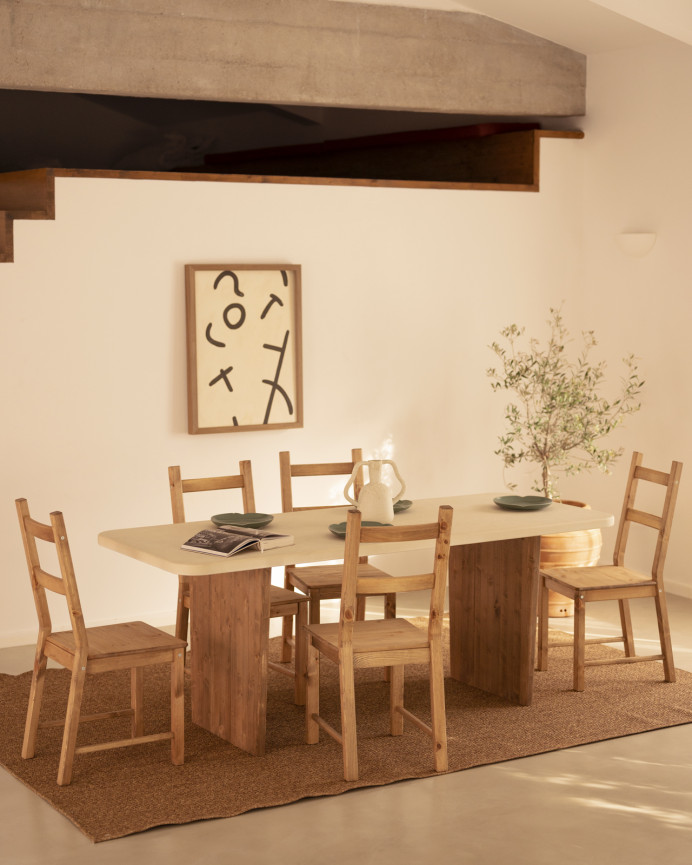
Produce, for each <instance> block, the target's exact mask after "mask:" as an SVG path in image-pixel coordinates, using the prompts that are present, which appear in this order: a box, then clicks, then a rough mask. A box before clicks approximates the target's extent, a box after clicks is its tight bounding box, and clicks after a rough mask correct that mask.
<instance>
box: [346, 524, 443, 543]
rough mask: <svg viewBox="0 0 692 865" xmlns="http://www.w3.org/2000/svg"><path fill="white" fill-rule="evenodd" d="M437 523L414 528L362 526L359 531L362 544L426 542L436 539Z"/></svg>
mask: <svg viewBox="0 0 692 865" xmlns="http://www.w3.org/2000/svg"><path fill="white" fill-rule="evenodd" d="M438 528H439V526H438V523H420V524H419V525H415V526H364V527H362V528H361V530H360V541H361V543H363V544H376V543H379V542H383V543H387V542H390V541H428V540H431V539H432V538H436V537H437V533H438Z"/></svg>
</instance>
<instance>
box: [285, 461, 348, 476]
mask: <svg viewBox="0 0 692 865" xmlns="http://www.w3.org/2000/svg"><path fill="white" fill-rule="evenodd" d="M353 462H358V460H354V461H353ZM353 462H350V463H299V464H297V465H296V464H294V465H292V466H291V477H292V478H314V477H322V476H325V477H326V476H328V475H350V474H351V472H352V471H353Z"/></svg>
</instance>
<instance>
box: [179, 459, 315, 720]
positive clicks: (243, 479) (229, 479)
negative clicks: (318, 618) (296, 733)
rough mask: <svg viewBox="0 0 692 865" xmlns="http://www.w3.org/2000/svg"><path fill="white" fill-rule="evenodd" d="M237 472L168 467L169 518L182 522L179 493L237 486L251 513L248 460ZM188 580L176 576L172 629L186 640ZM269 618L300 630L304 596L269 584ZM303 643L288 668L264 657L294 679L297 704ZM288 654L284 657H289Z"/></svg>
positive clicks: (301, 701)
mask: <svg viewBox="0 0 692 865" xmlns="http://www.w3.org/2000/svg"><path fill="white" fill-rule="evenodd" d="M238 469H239V473H238V474H237V475H225V476H223V477H212V478H182V477H181V474H180V466H169V467H168V481H169V485H170V490H171V509H172V511H173V522H174V523H184V522H185V505H184V502H183V495H184V494H185V493H193V492H209V491H211V490H230V489H239V490H241V492H242V501H243V512H244V513H255V491H254V486H253V481H252V464H251V462H250V460H241V461H240V462H239V463H238ZM192 595H193V593H192V592H191V591H190V583H189V581H188V578H187V577H184V576H182V575H181V576H179V577H178V608H177V613H176V623H175V633H176V636H177V637H180V638H181V639H184V640H187V634H188V627H189V615H190V607H191V604H192ZM269 602H270V607H269V615H270V618H279V617H281V618H283V619H284V622H285V621H286V620H288V621H289V622H291V626H292V625H293V619H295V620H296V633H298V634H301V633H302V629H303V625H304V624H305V623H306V622H307V615H308V614H307V605H308V598H307V596H306V595H304V594H300V593H299V592H293V591H289V590H287V589H283V588H281V587H280V586H271V587H270V590H269ZM305 652H306V643H305V640H304V639H303V640H301V641H300V644H299V645H297V647H296V658H295V664H294V666H293V667H292V668H291V667H289V666H288V665H287V663H283V662H282V663H277V662H275V661H268V662H267V663H268V666H269V667H270V668H271V669H272V670H274V671H276V672H278V673H282V674H283V675H286V676H290V677H291V678H293V679H294V699H295V702H296V704H297V705H298V706H303V705H304V704H305V664H306V655H305ZM290 660H291V658H290V657H289V658H288V661H290Z"/></svg>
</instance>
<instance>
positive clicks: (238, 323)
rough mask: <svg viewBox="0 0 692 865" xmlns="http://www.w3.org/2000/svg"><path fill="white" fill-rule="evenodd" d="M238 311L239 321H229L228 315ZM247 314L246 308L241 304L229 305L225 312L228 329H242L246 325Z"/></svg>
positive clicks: (224, 316) (224, 318)
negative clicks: (232, 311)
mask: <svg viewBox="0 0 692 865" xmlns="http://www.w3.org/2000/svg"><path fill="white" fill-rule="evenodd" d="M232 309H233V310H238V321H236V322H231V321H229V319H228V314H229V312H230V311H231V310H232ZM246 315H247V313H246V312H245V307H244V306H242V305H241V304H239V303H229V305H228V306H227V307H226V309H224V311H223V320H224V322H225V324H226V327H228V328H230V330H237V329H238V328H239V327H242V326H243V324H244V323H245V316H246Z"/></svg>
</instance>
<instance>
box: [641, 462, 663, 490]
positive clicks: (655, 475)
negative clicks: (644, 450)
mask: <svg viewBox="0 0 692 865" xmlns="http://www.w3.org/2000/svg"><path fill="white" fill-rule="evenodd" d="M634 476H635V478H637V480H642V481H649V482H650V483H653V484H660V485H661V486H664V487H665V486H667V485H668V481H669V480H670V472H659V471H657V470H656V469H647V468H645V467H644V466H642V465H638V466H637V467H636V468H635V470H634Z"/></svg>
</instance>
